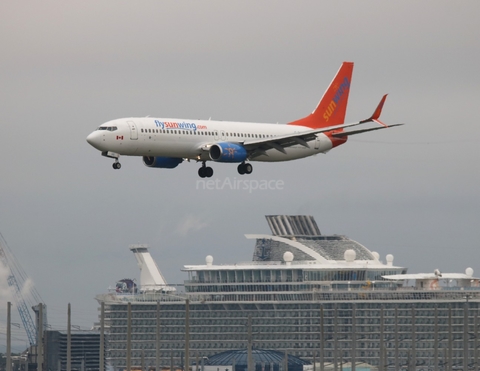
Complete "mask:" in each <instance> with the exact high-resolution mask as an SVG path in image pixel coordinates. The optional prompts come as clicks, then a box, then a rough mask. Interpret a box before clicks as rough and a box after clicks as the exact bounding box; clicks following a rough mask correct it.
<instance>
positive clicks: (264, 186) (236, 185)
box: [195, 177, 285, 193]
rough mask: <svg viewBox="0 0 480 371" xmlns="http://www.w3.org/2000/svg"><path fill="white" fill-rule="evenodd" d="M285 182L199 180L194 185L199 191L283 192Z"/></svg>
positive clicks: (229, 179) (235, 179) (264, 180)
mask: <svg viewBox="0 0 480 371" xmlns="http://www.w3.org/2000/svg"><path fill="white" fill-rule="evenodd" d="M284 187H285V182H284V181H283V180H274V179H270V180H268V179H261V180H257V179H237V178H233V179H232V178H228V177H227V178H225V179H199V180H197V183H196V185H195V188H196V189H197V190H201V191H224V190H227V191H248V193H252V192H254V191H283V189H284Z"/></svg>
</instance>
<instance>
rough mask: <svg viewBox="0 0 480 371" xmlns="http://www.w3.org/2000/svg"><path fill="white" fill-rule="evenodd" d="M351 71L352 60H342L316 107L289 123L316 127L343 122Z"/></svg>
mask: <svg viewBox="0 0 480 371" xmlns="http://www.w3.org/2000/svg"><path fill="white" fill-rule="evenodd" d="M352 72H353V62H343V63H342V66H341V67H340V69H339V70H338V72H337V74H336V75H335V77H334V78H333V81H332V82H331V83H330V86H329V87H328V89H327V90H326V91H325V93H324V94H323V97H322V99H321V100H320V102H319V103H318V105H317V108H315V110H314V111H313V112H312V113H311V114H310V115H308V116H307V117H304V118H302V119H300V120H296V121H293V122H290V123H289V125H301V126H307V127H310V128H312V129H318V128H323V127H326V126H333V125H340V124H343V123H344V122H345V113H346V111H347V103H348V93H349V92H350V82H351V81H352ZM337 131H340V130H337Z"/></svg>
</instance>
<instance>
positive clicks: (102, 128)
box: [97, 126, 117, 131]
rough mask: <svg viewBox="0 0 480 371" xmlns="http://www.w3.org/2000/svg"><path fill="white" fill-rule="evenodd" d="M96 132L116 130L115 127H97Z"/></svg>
mask: <svg viewBox="0 0 480 371" xmlns="http://www.w3.org/2000/svg"><path fill="white" fill-rule="evenodd" d="M97 130H108V131H115V130H117V127H116V126H99V127H98V129H97Z"/></svg>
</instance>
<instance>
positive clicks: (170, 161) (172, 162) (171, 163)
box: [143, 156, 183, 169]
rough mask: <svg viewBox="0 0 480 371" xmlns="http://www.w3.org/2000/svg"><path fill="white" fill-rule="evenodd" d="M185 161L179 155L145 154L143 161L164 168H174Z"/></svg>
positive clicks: (150, 165) (151, 165) (146, 164)
mask: <svg viewBox="0 0 480 371" xmlns="http://www.w3.org/2000/svg"><path fill="white" fill-rule="evenodd" d="M182 161H183V159H182V158H177V157H149V156H143V163H144V164H145V166H148V167H158V168H162V169H173V168H175V167H177V166H178V164H180V163H181V162H182Z"/></svg>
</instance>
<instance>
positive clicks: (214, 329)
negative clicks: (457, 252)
mask: <svg viewBox="0 0 480 371" xmlns="http://www.w3.org/2000/svg"><path fill="white" fill-rule="evenodd" d="M397 327H398V328H396V327H391V328H389V327H387V328H385V329H384V333H385V334H387V333H397V334H399V335H398V336H399V337H405V336H410V334H411V333H412V331H414V332H415V334H417V335H418V336H423V337H425V336H427V337H428V336H433V334H434V332H435V331H437V332H438V333H447V332H450V331H449V326H447V325H443V326H438V327H435V326H434V325H427V326H425V325H418V324H417V325H415V328H414V329H412V327H411V326H409V325H403V326H397ZM246 331H247V330H246V326H238V327H229V328H228V329H225V326H220V325H216V326H213V325H212V326H210V328H208V329H207V328H205V327H203V326H200V327H195V326H191V327H190V333H191V334H192V336H194V335H198V334H215V336H220V335H221V334H234V333H237V334H245V333H246ZM253 331H256V332H257V333H258V334H259V336H260V335H261V334H270V335H271V334H278V335H285V334H286V333H287V334H288V333H289V332H295V333H302V334H305V335H312V334H318V333H320V332H321V329H320V326H304V327H300V326H295V325H289V326H284V327H283V328H282V329H280V330H279V329H278V326H272V327H271V328H258V327H254V328H253ZM354 331H355V333H357V335H358V336H368V337H372V338H378V337H379V334H380V328H379V326H356V327H355V329H354ZM462 331H463V325H462V324H457V325H456V326H452V327H451V332H452V334H453V333H456V334H462ZM324 332H325V333H326V334H329V333H338V334H345V335H348V334H349V333H350V332H353V330H352V327H351V326H350V327H343V326H337V328H335V326H324ZM369 332H375V334H374V335H371V336H370V335H368V334H369ZM110 333H111V334H112V335H119V336H123V335H125V334H126V333H127V331H125V330H124V329H123V328H115V329H112V331H111V332H110ZM164 334H180V336H183V334H184V328H183V327H180V326H172V327H167V328H161V330H160V336H163V335H164ZM132 335H133V336H147V335H148V336H156V331H154V329H152V328H151V327H143V328H138V327H137V328H135V329H134V331H133V334H132ZM270 335H269V336H270ZM292 336H293V335H292Z"/></svg>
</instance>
